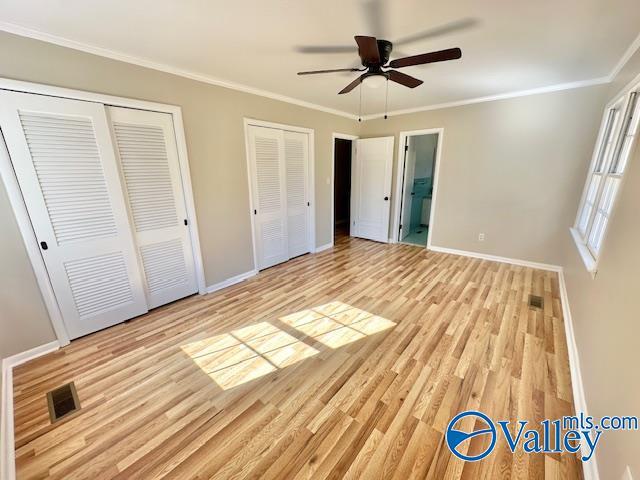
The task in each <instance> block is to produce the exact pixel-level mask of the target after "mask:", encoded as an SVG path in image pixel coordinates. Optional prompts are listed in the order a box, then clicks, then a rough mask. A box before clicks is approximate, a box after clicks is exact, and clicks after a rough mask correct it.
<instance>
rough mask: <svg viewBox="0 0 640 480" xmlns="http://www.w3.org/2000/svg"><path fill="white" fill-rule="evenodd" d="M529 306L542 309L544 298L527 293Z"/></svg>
mask: <svg viewBox="0 0 640 480" xmlns="http://www.w3.org/2000/svg"><path fill="white" fill-rule="evenodd" d="M529 306H530V307H532V308H540V309H542V308H543V307H544V298H542V297H541V296H539V295H529Z"/></svg>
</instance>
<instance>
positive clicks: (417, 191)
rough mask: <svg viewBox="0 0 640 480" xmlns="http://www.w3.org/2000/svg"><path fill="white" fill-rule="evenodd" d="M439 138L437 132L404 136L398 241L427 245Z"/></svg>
mask: <svg viewBox="0 0 640 480" xmlns="http://www.w3.org/2000/svg"><path fill="white" fill-rule="evenodd" d="M439 142H440V138H439V133H438V132H434V133H425V134H414V135H407V137H406V140H405V147H404V160H403V163H402V165H403V167H404V168H403V176H402V190H401V191H402V195H401V197H400V209H399V221H398V224H399V228H398V232H397V234H398V241H399V242H402V243H409V244H412V245H418V246H421V247H426V246H427V243H428V242H427V240H428V237H429V229H430V228H431V224H432V218H431V215H432V208H431V205H432V202H433V191H434V184H435V172H436V163H437V160H438V148H439Z"/></svg>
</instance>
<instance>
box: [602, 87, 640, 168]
mask: <svg viewBox="0 0 640 480" xmlns="http://www.w3.org/2000/svg"><path fill="white" fill-rule="evenodd" d="M639 105H640V104H639V103H638V102H637V94H636V92H632V93H631V96H630V97H629V105H628V106H627V111H626V114H625V124H624V125H623V132H622V136H621V138H620V141H619V144H618V147H617V149H616V153H615V158H614V159H613V162H612V163H611V168H610V169H609V171H610V172H611V173H617V174H621V173H622V172H624V168H625V167H626V164H627V160H628V159H629V153H630V151H631V145H632V144H633V138H634V136H635V134H636V131H637V130H638V107H639Z"/></svg>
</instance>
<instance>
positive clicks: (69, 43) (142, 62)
mask: <svg viewBox="0 0 640 480" xmlns="http://www.w3.org/2000/svg"><path fill="white" fill-rule="evenodd" d="M0 30H1V31H5V32H8V33H12V34H15V35H19V36H22V37H28V38H33V39H35V40H41V41H43V42H48V43H52V44H55V45H59V46H62V47H67V48H71V49H73V50H79V51H82V52H85V53H90V54H93V55H98V56H101V57H106V58H110V59H112V60H118V61H121V62H125V63H130V64H133V65H138V66H141V67H145V68H150V69H152V70H157V71H160V72H165V73H169V74H172V75H177V76H180V77H184V78H188V79H191V80H195V81H198V82H202V83H208V84H210V85H216V86H219V87H223V88H228V89H231V90H236V91H240V92H244V93H249V94H252V95H258V96H261V97H266V98H270V99H273V100H279V101H281V102H286V103H290V104H293V105H297V106H299V107H304V108H309V109H312V110H318V111H321V112H325V113H330V114H332V115H338V116H341V117H345V118H349V119H351V120H358V118H361V119H362V121H367V120H374V119H377V118H383V117H384V113H373V114H369V115H363V116H361V117H359V116H358V115H355V114H352V113H349V112H344V111H342V110H336V109H333V108H329V107H324V106H322V105H318V104H315V103H311V102H307V101H304V100H299V99H297V98H293V97H288V96H286V95H281V94H279V93H274V92H270V91H267V90H262V89H259V88H254V87H250V86H248V85H244V84H241V83H236V82H231V81H228V80H223V79H219V78H215V77H211V76H209V75H205V74H201V73H197V72H192V71H189V70H183V69H180V68H176V67H173V66H171V65H167V64H163V63H158V62H154V61H151V60H148V59H144V58H139V57H134V56H132V55H128V54H125V53H121V52H117V51H114V50H109V49H106V48H102V47H96V46H93V45H89V44H86V43H82V42H77V41H75V40H70V39H68V38H64V37H60V36H57V35H51V34H49V33H44V32H41V31H39V30H34V29H31V28H27V27H23V26H21V25H17V24H14V23H10V22H1V21H0ZM639 48H640V35H638V36H637V37H636V38H635V39H634V41H633V42H631V44H630V45H629V47H628V48H627V49H626V50H625V52H624V54H623V55H622V57H621V58H620V60H619V61H618V62H617V63H616V65H615V66H614V68H613V69H612V70H611V72H610V73H609V75H607V76H605V77H600V78H593V79H587V80H579V81H575V82H568V83H560V84H556V85H548V86H545V87H539V88H532V89H527V90H518V91H513V92H507V93H501V94H496V95H488V96H484V97H476V98H469V99H464V100H458V101H454V102H446V103H438V104H432V105H425V106H422V107H416V108H408V109H403V110H394V111H391V112H388V113H387V116H389V117H390V116H397V115H406V114H410V113H417V112H426V111H429V110H440V109H444V108H453V107H461V106H463V105H472V104H475V103H483V102H493V101H496V100H505V99H509V98H516V97H524V96H529V95H538V94H542V93H550V92H559V91H562V90H571V89H574V88H582V87H589V86H593V85H602V84H606V83H611V82H612V81H613V80H614V79H615V77H616V76H617V75H618V74H619V73H620V71H621V70H622V69H623V68H624V66H625V65H626V64H627V62H628V61H629V59H630V58H631V57H632V56H633V55H634V54H635V52H636V51H637V50H638V49H639Z"/></svg>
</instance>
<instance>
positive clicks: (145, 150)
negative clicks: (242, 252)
mask: <svg viewBox="0 0 640 480" xmlns="http://www.w3.org/2000/svg"><path fill="white" fill-rule="evenodd" d="M108 114H109V119H110V121H111V129H112V135H113V138H114V140H115V145H116V149H117V154H118V156H119V158H120V167H121V172H122V178H123V179H124V184H125V191H126V194H127V195H126V198H127V200H128V205H129V212H130V215H131V222H132V223H133V226H134V232H135V239H136V246H137V251H138V259H139V261H140V263H141V264H142V272H143V278H144V280H145V285H146V294H147V301H148V304H149V308H154V307H158V306H160V305H164V304H166V303H169V302H173V301H175V300H178V299H179V298H183V297H186V296H188V295H191V294H194V293H196V292H197V290H198V287H197V282H196V272H195V264H194V259H193V251H192V247H191V239H190V236H189V221H188V218H187V209H186V206H185V201H184V192H183V189H182V179H181V175H180V164H179V160H178V149H177V146H176V140H175V132H174V130H173V119H172V117H171V115H169V114H166V113H159V112H150V111H145V110H134V109H130V108H117V107H109V108H108Z"/></svg>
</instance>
